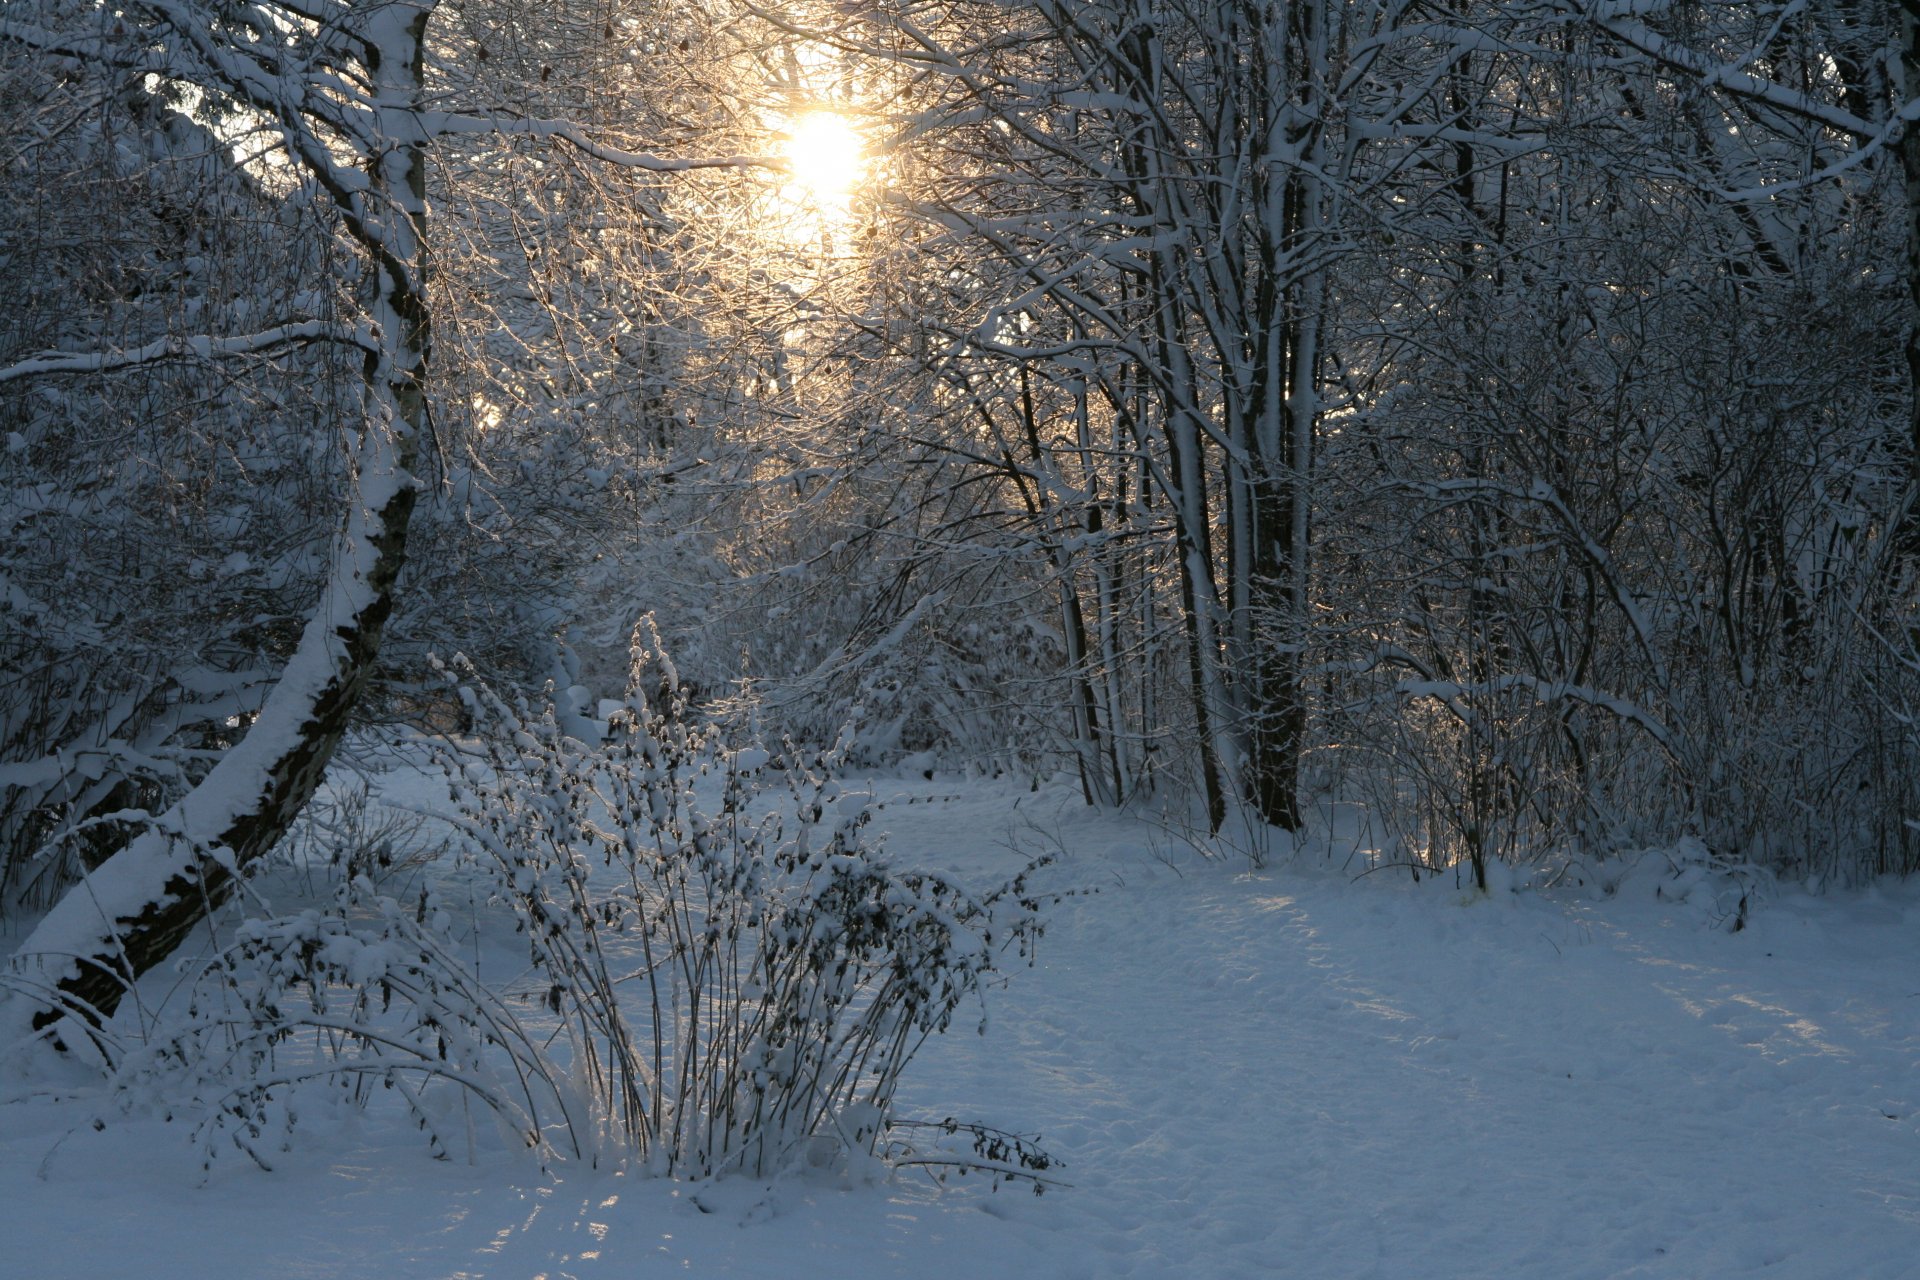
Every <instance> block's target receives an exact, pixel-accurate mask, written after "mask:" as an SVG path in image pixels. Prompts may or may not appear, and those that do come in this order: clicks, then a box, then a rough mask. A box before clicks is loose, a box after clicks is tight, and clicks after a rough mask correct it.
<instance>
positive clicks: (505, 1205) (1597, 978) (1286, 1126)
mask: <svg viewBox="0 0 1920 1280" xmlns="http://www.w3.org/2000/svg"><path fill="white" fill-rule="evenodd" d="M883 789H884V790H887V791H890V792H895V793H896V795H895V799H894V802H893V803H890V804H889V806H888V808H887V809H886V811H885V812H884V813H883V815H882V820H881V825H883V826H884V827H886V828H888V829H890V830H891V831H893V832H894V839H893V842H892V843H893V846H894V847H895V849H896V850H897V851H899V852H900V853H901V854H902V856H905V855H907V853H908V852H909V851H911V850H921V849H924V850H929V851H934V850H937V851H939V852H938V854H937V855H936V856H935V857H934V859H933V860H934V861H936V862H938V863H941V864H944V865H951V866H952V867H953V868H955V869H956V870H959V871H961V872H963V873H965V874H968V875H973V876H982V875H985V874H989V873H990V872H991V871H992V870H993V869H995V868H1006V867H1009V866H1011V865H1013V863H1014V858H1013V856H1012V855H1011V854H1009V853H1007V852H1006V851H1005V850H1004V849H1002V848H1000V847H999V842H1000V841H1002V840H1003V839H1004V837H1005V834H1006V832H1007V830H1008V828H1009V819H1008V813H1009V808H1010V806H1011V805H1012V803H1013V801H1014V800H1015V799H1016V798H1019V793H1017V792H1006V791H1001V790H999V789H997V788H991V787H986V786H973V787H969V788H966V789H964V790H962V791H961V793H960V794H959V795H958V797H957V798H954V799H951V800H947V801H942V802H938V803H935V804H932V805H928V804H924V803H921V804H915V805H907V804H905V803H902V802H901V801H902V800H903V799H904V795H905V793H906V792H907V790H909V789H908V788H906V787H905V786H904V784H887V785H886V786H885V787H884V788H883ZM932 789H934V788H920V789H919V790H920V791H921V792H922V793H923V794H924V792H926V791H928V790H932ZM950 789H951V788H949V790H950ZM1023 804H1024V805H1025V806H1027V807H1028V808H1031V806H1032V804H1033V800H1032V799H1031V798H1029V799H1027V800H1025V801H1023ZM1052 813H1053V811H1048V815H1047V817H1046V818H1045V820H1044V822H1043V825H1052V824H1054V823H1055V822H1057V823H1058V825H1059V828H1060V833H1061V838H1062V840H1063V842H1064V843H1065V844H1066V845H1067V846H1068V848H1069V849H1070V850H1072V853H1071V856H1070V857H1069V858H1068V859H1066V860H1065V861H1064V862H1063V864H1062V865H1061V867H1060V868H1059V869H1058V870H1057V871H1055V872H1051V873H1049V874H1051V875H1053V876H1054V877H1055V879H1056V881H1057V882H1058V883H1061V884H1078V885H1086V886H1090V887H1098V888H1100V890H1101V891H1100V892H1099V893H1097V894H1093V895H1088V896H1083V897H1078V898H1074V899H1070V900H1069V901H1067V902H1065V903H1063V904H1062V905H1061V906H1060V907H1059V908H1058V909H1057V911H1056V914H1055V921H1054V924H1053V926H1052V928H1051V929H1050V931H1049V933H1048V935H1047V938H1046V939H1045V941H1044V942H1043V944H1042V951H1041V963H1040V965H1039V967H1038V968H1037V969H1035V970H1032V971H1026V970H1016V971H1015V972H1014V973H1013V974H1012V975H1011V980H1010V984H1009V986H1008V988H1007V989H1006V990H1003V991H998V992H995V993H992V997H991V999H990V1011H991V1014H992V1021H991V1025H990V1031H989V1034H988V1035H987V1036H985V1037H976V1036H974V1035H972V1034H971V1033H970V1032H962V1031H957V1032H956V1033H955V1034H954V1035H953V1036H952V1037H950V1038H949V1039H948V1040H947V1041H945V1042H935V1043H934V1044H932V1045H930V1046H929V1048H928V1049H927V1051H926V1053H925V1055H924V1056H923V1058H922V1059H921V1060H920V1061H919V1062H918V1063H916V1067H915V1071H914V1072H913V1073H912V1074H911V1075H910V1077H909V1079H908V1081H907V1084H906V1087H905V1089H904V1090H903V1096H902V1103H903V1105H904V1107H905V1108H906V1109H908V1110H912V1111H918V1112H921V1113H924V1114H926V1115H928V1116H929V1117H932V1118H938V1117H939V1116H944V1115H948V1114H952V1115H957V1116H960V1117H963V1118H973V1119H978V1120H981V1121H983V1122H986V1123H992V1124H998V1125H1003V1126H1006V1127H1010V1128H1017V1129H1021V1130H1034V1129H1038V1130H1042V1131H1044V1134H1045V1143H1044V1145H1045V1146H1046V1147H1047V1148H1048V1149H1049V1150H1050V1151H1052V1152H1053V1154H1055V1155H1056V1156H1058V1157H1060V1158H1061V1159H1063V1160H1065V1161H1066V1163H1067V1167H1066V1168H1065V1169H1064V1170H1063V1171H1062V1176H1063V1177H1064V1178H1065V1179H1066V1180H1067V1181H1069V1182H1070V1183H1071V1184H1072V1187H1071V1189H1069V1190H1061V1191H1056V1192H1053V1193H1050V1194H1048V1195H1046V1196H1045V1197H1042V1198H1038V1199H1036V1198H1035V1197H1033V1196H1032V1195H1030V1194H1028V1193H1026V1192H1024V1191H1022V1190H1020V1189H1018V1188H1004V1189H1002V1190H1000V1191H999V1192H997V1193H989V1192H988V1191H987V1189H986V1188H985V1187H984V1186H979V1185H969V1184H967V1183H964V1182H963V1183H958V1184H956V1185H955V1186H954V1187H952V1188H949V1189H948V1190H946V1191H944V1192H936V1191H934V1190H933V1189H932V1188H930V1187H928V1186H927V1185H926V1184H925V1183H924V1182H922V1181H919V1180H916V1179H914V1178H912V1177H907V1176H902V1177H901V1178H900V1179H898V1180H897V1181H896V1182H895V1183H894V1184H893V1185H891V1186H880V1187H863V1188H859V1189H855V1190H853V1191H842V1190H839V1189H836V1188H834V1187H831V1186H828V1185H825V1184H806V1183H789V1184H784V1185H782V1186H779V1187H777V1188H774V1189H772V1190H768V1189H766V1188H763V1187H758V1186H754V1185H749V1184H744V1183H722V1184H720V1185H718V1186H715V1187H707V1188H694V1189H689V1188H686V1187H678V1188H676V1187H673V1186H670V1185H667V1184H663V1183H658V1182H648V1181H645V1180H629V1179H624V1178H619V1177H613V1176H607V1175H586V1174H583V1173H573V1174H563V1176H562V1177H561V1178H560V1179H559V1180H558V1181H556V1182H553V1183H549V1184H542V1183H541V1182H540V1181H539V1180H538V1179H537V1178H533V1177H529V1176H528V1175H527V1172H526V1170H525V1169H524V1168H523V1167H520V1166H511V1165H505V1164H500V1163H495V1164H487V1163H484V1162H483V1164H482V1166H481V1167H480V1168H478V1169H471V1168H465V1167H460V1166H448V1165H436V1164H433V1163H432V1162H430V1161H427V1160H426V1159H425V1158H424V1157H423V1156H421V1155H420V1154H419V1153H418V1151H417V1150H416V1149H413V1148H409V1147H405V1146H395V1145H393V1143H392V1140H391V1138H390V1137H388V1136H386V1135H382V1134H378V1133H375V1134H369V1135H366V1143H367V1146H366V1148H365V1150H363V1151H359V1152H354V1151H350V1150H349V1151H336V1152H332V1153H330V1154H329V1155H328V1156H327V1157H326V1158H325V1159H323V1160H322V1161H320V1162H319V1165H320V1167H316V1168H314V1169H312V1170H309V1171H304V1172H295V1173H291V1174H286V1175H280V1176H276V1177H273V1178H268V1177H265V1176H263V1175H260V1174H258V1173H256V1172H254V1171H253V1170H251V1169H247V1168H242V1167H241V1166H240V1165H239V1164H238V1163H237V1162H232V1163H229V1164H228V1165H226V1166H224V1167H222V1168H221V1169H219V1170H217V1171H216V1173H215V1176H214V1180H213V1185H212V1186H211V1187H210V1188H208V1189H206V1190H198V1189H194V1188H193V1187H192V1186H191V1185H190V1184H191V1182H192V1181H193V1180H194V1179H195V1178H197V1175H198V1169H197V1166H196V1165H195V1164H194V1163H193V1161H192V1159H191V1158H190V1156H189V1155H188V1154H187V1153H185V1152H184V1151H182V1150H180V1149H179V1144H178V1143H177V1142H171V1141H162V1140H161V1139H162V1136H163V1135H165V1136H168V1137H170V1135H171V1132H172V1131H170V1130H165V1129H163V1128H161V1127H160V1126H158V1125H148V1126H138V1125H135V1126H124V1127H117V1128H110V1129H109V1130H108V1131H107V1132H106V1133H105V1134H100V1135H95V1134H92V1133H91V1132H89V1131H84V1130H83V1131H82V1132H80V1133H78V1134H76V1135H75V1136H73V1137H71V1138H68V1139H67V1141H66V1143H65V1144H64V1145H63V1146H62V1148H61V1150H60V1151H59V1153H58V1154H57V1155H56V1156H55V1157H54V1158H53V1160H52V1161H50V1162H49V1163H48V1165H47V1176H46V1178H45V1179H44V1180H39V1179H36V1178H35V1176H34V1173H35V1169H36V1167H38V1166H39V1165H40V1164H41V1160H42V1156H43V1155H44V1154H45V1152H46V1150H47V1148H48V1146H49V1145H50V1143H51V1142H52V1140H53V1139H54V1138H57V1137H58V1136H59V1135H60V1133H61V1132H64V1130H65V1128H66V1126H67V1125H70V1124H71V1123H72V1119H71V1117H66V1118H64V1119H63V1118H62V1117H61V1116H60V1115H58V1114H55V1113H54V1109H51V1108H46V1109H42V1111H44V1112H45V1113H46V1114H36V1113H35V1112H34V1111H33V1110H32V1109H30V1108H19V1107H15V1108H7V1109H4V1110H0V1239H4V1240H5V1241H6V1244H5V1246H4V1249H0V1256H4V1257H7V1258H9V1259H11V1261H9V1263H8V1264H7V1267H6V1268H5V1270H6V1274H9V1275H12V1274H18V1275H20V1276H22V1277H27V1276H33V1277H76V1278H78V1277H88V1278H89V1280H107V1278H108V1277H113V1276H120V1275H125V1276H136V1275H137V1276H141V1277H143V1278H147V1280H165V1278H166V1277H168V1276H171V1275H174V1274H179V1275H183V1276H184V1275H188V1274H192V1275H194V1276H196V1277H201V1278H207V1277H211V1278H213V1280H220V1278H222V1277H250V1276H255V1275H258V1276H263V1277H264V1276H308V1275H311V1276H327V1277H357V1276H366V1277H376V1276H378V1277H403V1278H404V1277H412V1276H422V1277H425V1276H436V1277H438V1276H445V1277H454V1276H460V1277H481V1276H485V1277H520V1278H522V1280H530V1278H531V1277H534V1276H546V1277H550V1278H551V1280H560V1277H562V1276H574V1277H580V1278H581V1280H586V1278H588V1277H607V1278H611V1277H620V1278H621V1280H626V1278H628V1277H647V1276H654V1275H661V1276H664V1275H696V1276H715V1277H734V1276H741V1277H747V1276H751V1277H758V1276H766V1277H787V1276H796V1277H807V1276H823V1277H824V1276H836V1277H854V1278H856V1280H858V1278H862V1277H882V1276H911V1277H915V1278H916V1280H933V1278H935V1277H945V1276H955V1277H959V1276H969V1277H977V1276H981V1275H987V1276H1006V1277H1008V1278H1009V1280H1012V1278H1014V1277H1029V1276H1031V1277H1056V1276H1057V1277H1089V1278H1094V1277H1109V1276H1115V1277H1118V1276H1135V1277H1212V1276H1220V1277H1240V1276H1248V1277H1253V1276H1286V1277H1299V1278H1301V1280H1332V1278H1335V1277H1381V1278H1383V1280H1399V1278H1401V1277H1443V1278H1444V1277H1470V1276H1474V1277H1478V1276H1486V1277H1541V1278H1543V1280H1580V1278H1583V1277H1629V1276H1631V1277H1675V1278H1681V1277H1687V1278H1697V1277H1738V1276H1747V1275H1755V1276H1767V1277H1835V1278H1840V1277H1846V1278H1849V1280H1851V1278H1853V1277H1886V1278H1893V1277H1912V1276H1920V1116H1917V1115H1916V1112H1920V886H1911V885H1910V886H1893V887H1890V888H1888V889H1886V890H1882V891H1874V892H1872V893H1869V894H1866V895H1847V896H1840V895H1836V896H1833V897H1829V898H1825V899H1817V900H1816V899H1809V898H1805V897H1803V896H1799V895H1797V894H1784V895H1782V896H1781V897H1780V898H1779V899H1778V900H1776V901H1775V902H1773V903H1772V904H1771V905H1770V906H1769V907H1768V908H1767V909H1765V910H1763V911H1762V912H1761V913H1760V914H1759V915H1758V916H1757V917H1756V918H1755V921H1754V924H1753V926H1752V927H1751V928H1749V929H1747V930H1746V931H1745V932H1743V933H1741V934H1738V935H1727V934H1724V933H1719V932H1715V931H1712V930H1709V929H1707V928H1705V927H1704V926H1703V923H1702V921H1701V919H1700V917H1699V916H1698V914H1697V913H1690V912H1689V911H1687V910H1686V909H1683V908H1675V907H1673V906H1671V905H1668V904H1664V903H1656V902H1653V901H1651V899H1650V897H1648V896H1646V895H1642V896H1641V897H1638V898H1625V899H1622V900H1610V901H1606V902H1602V903H1592V904H1589V903H1584V902H1581V901H1577V900H1574V899H1572V898H1570V897H1569V898H1564V899H1555V900H1551V901H1549V900H1546V899H1543V898H1542V897H1540V896H1537V895H1530V894H1522V895H1513V896H1506V897H1503V898H1502V899H1501V900H1496V901H1484V900H1482V901H1471V902H1469V901H1468V900H1467V899H1466V898H1465V896H1464V895H1462V894H1460V893H1459V892H1457V891H1456V890H1454V889H1453V888H1452V885H1451V883H1450V882H1449V883H1448V884H1446V885H1444V886H1439V885H1432V884H1428V885H1424V886H1421V887H1419V888H1417V889H1416V888H1414V887H1411V886H1408V885H1404V884H1389V883H1385V882H1380V881H1370V882H1365V883H1362V884H1359V885H1354V884H1350V883H1348V881H1347V879H1346V878H1345V877H1344V876H1340V875H1336V874H1332V873H1328V872H1320V871H1317V870H1312V869H1307V870H1290V869H1279V870H1274V871H1270V872H1266V873H1262V874H1258V875H1247V874H1245V873H1244V872H1243V870H1241V869H1238V868H1235V867H1231V866H1223V865H1204V864H1197V863H1191V862H1187V863H1182V864H1181V871H1179V872H1176V871H1175V870H1174V869H1173V867H1172V866H1170V865H1167V864H1165V863H1162V862H1159V861H1156V860H1155V859H1154V858H1152V857H1151V856H1148V855H1147V852H1146V848H1145V846H1146V843H1147V839H1146V836H1145V834H1144V832H1143V829H1142V828H1141V827H1140V826H1138V825H1137V824H1132V823H1129V822H1126V821H1123V820H1120V819H1116V818H1108V817H1092V816H1088V815H1084V814H1080V813H1075V812H1073V811H1071V810H1061V811H1059V816H1058V817H1057V818H1055V817H1053V816H1052ZM328 1166H330V1167H328ZM103 1184H104V1185H103ZM103 1191H104V1193H105V1194H104V1196H103V1195H102V1192H103ZM103 1202H104V1203H106V1204H110V1205H111V1206H113V1207H112V1209H111V1210H110V1213H111V1215H112V1220H113V1222H114V1223H115V1231H113V1232H111V1233H102V1232H100V1231H99V1230H98V1228H97V1225H95V1224H97V1223H98V1222H99V1221H100V1220H101V1211H102V1205H103ZM67 1226H71V1227H72V1229H73V1230H72V1232H71V1233H69V1232H68V1231H67V1230H66V1229H65V1228H66V1227H67ZM133 1241H139V1242H140V1243H139V1244H137V1245H131V1242H133ZM130 1246H131V1247H130ZM16 1268H17V1269H16Z"/></svg>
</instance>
